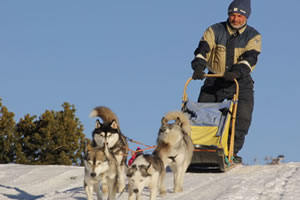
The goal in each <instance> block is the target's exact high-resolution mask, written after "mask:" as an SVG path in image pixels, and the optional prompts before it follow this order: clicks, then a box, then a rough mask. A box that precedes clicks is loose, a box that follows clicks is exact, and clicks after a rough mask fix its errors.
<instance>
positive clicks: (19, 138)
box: [15, 114, 42, 164]
mask: <svg viewBox="0 0 300 200" xmlns="http://www.w3.org/2000/svg"><path fill="white" fill-rule="evenodd" d="M35 119H36V116H35V115H34V116H30V115H29V114H27V115H25V116H24V119H23V118H21V119H20V121H19V122H18V123H17V125H16V133H15V135H16V145H15V148H16V163H18V164H40V163H39V161H38V156H39V153H40V152H39V151H40V146H41V144H42V140H41V137H40V135H39V133H38V130H37V126H36V124H37V122H36V121H34V120H35Z"/></svg>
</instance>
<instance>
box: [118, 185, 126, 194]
mask: <svg viewBox="0 0 300 200" xmlns="http://www.w3.org/2000/svg"><path fill="white" fill-rule="evenodd" d="M125 187H126V185H125V184H124V183H120V184H119V186H118V193H121V192H123V191H124V190H125Z"/></svg>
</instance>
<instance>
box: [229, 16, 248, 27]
mask: <svg viewBox="0 0 300 200" xmlns="http://www.w3.org/2000/svg"><path fill="white" fill-rule="evenodd" d="M246 22H247V17H245V16H244V15H241V14H239V13H231V14H230V15H229V23H230V25H231V26H232V27H233V28H235V29H240V28H241V27H242V26H244V25H245V24H246Z"/></svg>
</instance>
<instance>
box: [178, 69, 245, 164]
mask: <svg viewBox="0 0 300 200" xmlns="http://www.w3.org/2000/svg"><path fill="white" fill-rule="evenodd" d="M223 76H224V75H223V74H205V75H204V77H205V78H222V77H223ZM191 80H193V78H192V77H190V78H189V79H188V80H187V81H186V83H185V85H184V90H183V97H182V105H181V109H183V107H184V105H185V103H186V102H187V93H186V90H187V86H188V84H189V83H190V82H191ZM234 82H235V85H236V92H235V94H234V95H233V99H232V101H233V109H232V120H231V136H230V138H229V139H230V146H229V150H228V151H229V152H228V160H229V163H230V164H232V162H233V160H232V159H233V148H234V136H235V120H236V112H237V104H238V97H239V91H240V89H239V83H238V81H237V80H236V79H234Z"/></svg>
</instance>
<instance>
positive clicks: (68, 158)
mask: <svg viewBox="0 0 300 200" xmlns="http://www.w3.org/2000/svg"><path fill="white" fill-rule="evenodd" d="M62 107H63V110H62V111H58V112H56V111H49V110H46V111H45V112H44V113H43V114H42V115H41V116H40V117H39V119H38V120H35V121H33V120H34V118H35V116H34V117H30V116H29V115H27V116H25V118H24V119H22V120H21V121H20V122H19V123H18V125H17V134H19V137H18V138H20V140H21V141H20V142H19V144H18V147H17V163H23V164H61V165H81V164H82V153H83V150H84V142H85V135H84V133H83V125H82V124H81V122H80V121H79V119H78V118H77V117H76V116H75V112H76V110H75V107H74V105H72V106H71V105H70V104H69V103H64V104H63V105H62ZM26 159H27V160H26Z"/></svg>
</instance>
